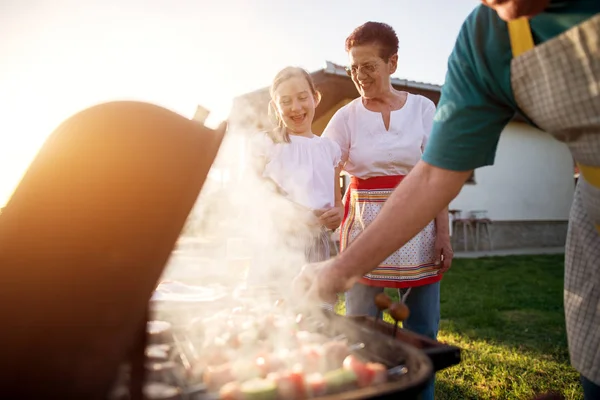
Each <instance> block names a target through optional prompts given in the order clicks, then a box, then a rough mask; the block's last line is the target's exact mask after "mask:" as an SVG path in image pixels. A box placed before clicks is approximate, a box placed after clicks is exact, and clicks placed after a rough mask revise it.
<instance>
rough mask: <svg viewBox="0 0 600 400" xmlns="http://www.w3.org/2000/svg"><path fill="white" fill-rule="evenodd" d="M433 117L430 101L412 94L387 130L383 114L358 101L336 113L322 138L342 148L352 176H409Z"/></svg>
mask: <svg viewBox="0 0 600 400" xmlns="http://www.w3.org/2000/svg"><path fill="white" fill-rule="evenodd" d="M434 114H435V104H434V103H433V102H432V101H431V100H429V99H428V98H426V97H424V96H421V95H414V94H410V93H409V94H408V97H407V98H406V103H405V104H404V107H402V108H401V109H399V110H395V111H392V112H391V114H390V125H389V131H388V130H386V129H385V125H384V123H383V118H382V115H381V113H379V112H373V111H370V110H368V109H367V108H366V107H365V106H364V105H363V103H362V101H361V98H357V99H354V100H353V101H352V102H350V103H348V104H347V105H345V106H344V107H342V108H340V109H339V110H338V111H337V112H336V113H335V115H334V116H333V118H332V119H331V121H329V124H328V125H327V127H326V128H325V131H324V132H323V136H324V137H327V138H329V139H331V140H333V141H335V142H336V143H337V144H338V145H339V146H340V148H341V150H342V161H343V162H344V163H345V165H344V170H345V171H346V172H348V173H349V174H350V175H353V176H356V177H357V178H361V179H366V178H372V177H375V176H385V175H406V174H408V173H409V172H410V170H411V169H412V168H413V167H414V166H415V164H416V163H417V162H418V161H419V160H420V159H421V156H422V154H423V150H424V149H425V145H426V144H427V139H428V138H429V133H430V131H431V126H432V124H433V116H434Z"/></svg>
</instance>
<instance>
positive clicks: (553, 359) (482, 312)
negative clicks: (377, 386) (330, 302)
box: [338, 255, 583, 400]
mask: <svg viewBox="0 0 600 400" xmlns="http://www.w3.org/2000/svg"><path fill="white" fill-rule="evenodd" d="M563 271H564V270H563V256H562V255H548V256H513V257H490V258H482V259H458V260H455V261H454V264H453V267H452V269H451V270H450V271H449V272H448V273H447V274H446V276H445V277H444V280H443V281H442V286H441V288H442V289H441V291H442V292H441V316H442V320H441V326H440V333H439V337H438V340H440V341H442V342H446V343H449V344H453V345H456V346H459V347H461V348H462V349H463V353H462V355H463V361H462V362H461V363H460V364H459V365H457V366H454V367H452V368H449V369H447V370H444V371H442V372H440V373H438V374H437V380H436V399H439V400H446V399H457V400H458V399H461V400H463V399H531V398H532V397H533V396H534V395H535V394H538V393H541V392H547V391H557V392H560V393H562V394H563V396H565V398H567V399H582V398H583V394H582V392H581V389H580V386H579V380H578V379H579V375H578V373H577V372H576V371H575V370H574V369H573V368H572V367H571V366H570V364H569V356H568V350H567V339H566V333H565V325H564V314H563V297H562V296H563V291H562V287H563ZM389 294H390V295H392V296H396V297H397V293H394V291H389ZM338 311H339V312H341V313H343V312H344V309H343V303H342V304H339V305H338Z"/></svg>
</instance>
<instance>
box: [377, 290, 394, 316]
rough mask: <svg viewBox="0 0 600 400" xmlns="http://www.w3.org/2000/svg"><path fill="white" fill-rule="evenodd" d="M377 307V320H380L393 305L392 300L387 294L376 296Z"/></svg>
mask: <svg viewBox="0 0 600 400" xmlns="http://www.w3.org/2000/svg"><path fill="white" fill-rule="evenodd" d="M375 305H376V306H377V316H376V317H375V319H376V320H379V319H381V318H382V314H383V312H384V311H385V310H387V309H388V308H390V306H391V305H392V299H390V297H389V296H388V295H387V294H385V293H379V294H378V295H377V296H375Z"/></svg>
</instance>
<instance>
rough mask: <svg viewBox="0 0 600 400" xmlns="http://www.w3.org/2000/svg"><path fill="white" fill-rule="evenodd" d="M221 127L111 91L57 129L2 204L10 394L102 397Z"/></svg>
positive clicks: (0, 376)
mask: <svg viewBox="0 0 600 400" xmlns="http://www.w3.org/2000/svg"><path fill="white" fill-rule="evenodd" d="M223 135H224V127H223V128H220V129H218V130H217V131H212V130H210V129H208V128H205V127H204V126H202V125H200V124H198V123H196V122H194V121H191V120H188V119H186V118H184V117H182V116H180V115H178V114H175V113H173V112H171V111H168V110H166V109H164V108H160V107H157V106H154V105H150V104H146V103H139V102H114V103H107V104H102V105H98V106H95V107H92V108H89V109H87V110H84V111H82V112H80V113H78V114H76V115H75V116H73V117H71V118H69V119H68V120H67V121H66V122H64V123H63V124H62V125H61V126H60V127H58V129H56V131H55V132H54V133H53V134H52V135H51V136H50V137H49V139H48V140H47V141H46V143H45V144H44V146H43V148H42V149H41V151H40V152H39V154H38V155H37V157H36V158H35V160H34V161H33V163H32V164H31V165H30V167H29V169H28V171H27V172H26V174H25V176H24V178H23V179H22V181H21V183H20V184H19V186H18V187H17V189H16V191H15V193H14V194H13V196H12V198H11V199H10V201H9V203H8V204H7V205H6V207H5V208H4V210H3V211H2V214H0V265H1V267H2V269H1V271H2V272H1V273H2V280H1V281H2V288H1V289H0V300H1V304H2V306H1V311H0V316H1V321H2V326H1V327H0V329H1V331H2V335H1V337H2V348H3V349H2V352H1V354H2V356H1V357H0V382H2V385H1V386H2V391H3V395H2V397H3V398H4V397H6V398H11V399H29V398H53V399H54V398H56V399H87V400H93V399H96V398H102V397H104V396H105V394H106V393H107V392H108V390H109V387H110V385H111V383H112V381H113V379H114V378H115V372H116V371H117V368H118V365H119V364H120V363H121V362H122V361H123V360H124V359H126V358H127V357H128V356H129V353H130V351H131V346H132V345H133V343H134V341H135V340H137V339H138V338H139V332H138V331H139V328H140V327H142V326H145V320H144V318H145V315H146V310H147V306H148V300H149V299H150V297H151V295H152V292H153V290H154V288H155V286H156V283H157V280H158V279H159V278H160V276H161V274H162V272H163V268H164V266H165V264H166V262H167V260H168V258H169V256H170V254H171V251H172V249H173V248H174V245H175V243H176V241H177V238H178V236H179V234H180V232H181V230H182V228H183V226H184V223H185V221H186V219H187V216H188V214H189V212H190V211H191V209H192V207H193V205H194V203H195V201H196V199H197V197H198V194H199V192H200V190H201V188H202V186H203V184H204V181H205V179H206V176H207V174H208V171H209V169H210V167H211V165H212V163H213V161H214V158H215V156H216V154H217V152H218V149H219V146H220V144H221V140H222V138H223Z"/></svg>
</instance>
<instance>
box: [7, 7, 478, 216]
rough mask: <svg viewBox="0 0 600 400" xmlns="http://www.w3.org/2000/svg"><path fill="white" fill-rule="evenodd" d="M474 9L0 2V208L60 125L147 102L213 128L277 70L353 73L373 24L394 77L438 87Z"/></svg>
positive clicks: (263, 85) (267, 82)
mask: <svg viewBox="0 0 600 400" xmlns="http://www.w3.org/2000/svg"><path fill="white" fill-rule="evenodd" d="M478 4H479V1H476V0H452V1H448V0H413V1H410V0H362V1H359V0H346V1H341V0H320V1H317V0H302V1H298V0H280V1H274V0H216V1H215V0H212V1H207V0H120V1H119V0H52V1H50V0H0V206H2V205H3V204H4V203H5V202H6V201H7V200H8V198H9V196H10V194H11V193H12V191H13V190H14V188H15V187H16V185H17V184H18V182H19V180H20V178H21V176H22V174H23V173H24V172H25V170H26V169H27V166H28V165H29V163H30V162H31V160H32V159H33V157H35V154H36V153H37V151H38V150H39V148H40V146H41V145H42V144H43V142H44V140H45V138H46V137H47V136H48V135H49V134H50V133H51V132H52V130H53V129H55V128H56V127H57V126H58V125H59V124H60V123H61V122H62V121H63V120H65V119H66V118H68V117H69V116H70V115H73V114H74V113H76V112H78V111H80V110H82V109H85V108H87V107H89V106H92V105H95V104H98V103H102V102H106V101H112V100H124V99H127V100H141V101H146V102H150V103H155V104H158V105H161V106H163V107H166V108H169V109H171V110H173V111H175V112H178V113H180V114H182V115H184V116H186V117H189V118H191V117H192V116H193V114H194V112H195V109H196V106H197V105H198V104H201V105H202V106H204V107H206V108H208V109H210V110H211V111H212V115H211V117H210V118H209V120H208V121H207V124H208V125H213V126H215V125H216V124H217V123H218V122H220V121H221V120H224V119H226V117H227V115H228V114H229V109H230V106H231V101H232V99H233V97H235V96H239V95H242V94H244V93H247V92H250V91H253V90H256V89H259V88H262V87H265V86H267V85H269V83H270V81H271V79H272V78H273V76H274V75H275V74H276V73H277V71H279V70H280V69H281V68H283V67H285V66H288V65H296V66H301V67H304V68H306V69H307V70H309V71H315V70H318V69H321V68H324V66H325V61H332V62H335V63H338V64H346V59H347V58H346V53H345V51H344V39H345V38H346V36H348V34H349V33H350V32H352V30H353V29H354V28H355V27H357V26H359V25H361V24H362V23H364V22H366V21H379V22H386V23H388V24H390V25H391V26H392V27H393V28H394V29H395V30H396V33H397V34H398V38H399V40H400V51H399V65H398V71H397V72H396V74H395V76H396V77H399V78H403V79H409V80H415V81H421V82H428V83H435V84H442V83H443V81H444V76H445V73H446V61H447V58H448V56H449V55H450V52H451V51H452V47H453V45H454V41H455V39H456V35H457V34H458V31H459V29H460V26H461V24H462V22H463V21H464V19H465V18H466V16H467V15H468V14H469V12H470V11H471V10H472V9H473V8H474V7H476V6H477V5H478Z"/></svg>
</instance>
